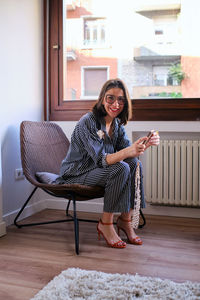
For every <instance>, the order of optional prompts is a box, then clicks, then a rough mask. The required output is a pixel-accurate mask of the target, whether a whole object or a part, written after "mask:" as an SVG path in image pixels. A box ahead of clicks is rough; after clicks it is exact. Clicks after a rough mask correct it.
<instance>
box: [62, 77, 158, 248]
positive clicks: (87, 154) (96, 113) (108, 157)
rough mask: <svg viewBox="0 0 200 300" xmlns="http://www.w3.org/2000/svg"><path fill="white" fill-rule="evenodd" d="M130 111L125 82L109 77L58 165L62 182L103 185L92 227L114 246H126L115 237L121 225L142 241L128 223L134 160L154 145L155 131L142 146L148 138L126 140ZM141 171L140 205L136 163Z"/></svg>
mask: <svg viewBox="0 0 200 300" xmlns="http://www.w3.org/2000/svg"><path fill="white" fill-rule="evenodd" d="M131 112H132V108H131V100H130V97H129V94H128V90H127V88H126V87H125V84H124V83H123V82H122V81H121V80H120V79H111V80H108V81H107V82H106V83H105V84H104V85H103V87H102V90H101V92H100V95H99V99H98V101H97V103H96V104H95V106H94V107H93V109H92V112H89V113H87V114H86V115H84V116H83V117H82V118H81V119H80V121H79V122H78V123H77V125H76V127H75V129H74V131H73V134H72V137H71V144H70V148H69V151H68V153H67V156H66V158H65V159H64V160H63V162H62V166H61V176H62V178H63V179H64V181H65V183H79V184H84V185H99V186H103V187H104V188H105V195H104V208H103V214H102V217H101V219H100V221H99V223H98V225H97V232H98V236H99V238H100V236H101V235H102V236H103V237H104V239H105V240H106V242H107V244H108V245H109V246H111V247H114V248H125V247H126V243H125V242H124V241H122V240H121V238H120V236H119V233H120V230H122V231H124V232H125V234H126V236H127V239H128V241H129V243H131V244H135V245H141V244H142V240H141V239H140V238H139V237H138V236H137V235H136V233H135V231H134V229H133V227H132V226H131V215H132V210H133V208H134V198H135V182H134V181H135V171H136V166H137V163H138V162H139V161H138V159H137V157H138V156H140V155H142V154H143V153H144V151H145V149H146V148H148V147H149V146H150V145H158V144H159V136H158V134H157V133H155V134H154V135H153V137H152V138H151V139H150V140H149V141H148V143H147V144H146V145H145V144H144V142H145V141H146V140H147V137H143V138H140V139H138V140H137V141H136V142H134V143H133V144H131V143H130V141H129V139H128V138H127V135H126V133H125V130H124V126H123V125H126V123H127V121H128V119H130V117H131ZM139 163H140V162H139ZM140 175H141V183H140V190H141V200H142V201H141V202H142V204H141V206H142V207H144V193H143V182H142V169H141V163H140ZM114 213H121V214H120V216H119V217H118V219H117V229H118V233H117V232H116V231H115V228H114V226H113V217H114Z"/></svg>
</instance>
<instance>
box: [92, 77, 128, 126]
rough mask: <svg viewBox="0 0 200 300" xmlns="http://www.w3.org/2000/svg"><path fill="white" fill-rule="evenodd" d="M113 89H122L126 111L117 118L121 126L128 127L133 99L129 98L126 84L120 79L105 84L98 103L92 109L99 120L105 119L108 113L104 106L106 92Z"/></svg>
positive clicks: (110, 80)
mask: <svg viewBox="0 0 200 300" xmlns="http://www.w3.org/2000/svg"><path fill="white" fill-rule="evenodd" d="M112 88H119V89H122V91H123V93H124V97H125V104H124V109H123V111H122V112H121V113H120V114H119V115H118V116H117V118H118V119H119V120H120V124H123V125H126V124H127V122H128V120H129V119H130V118H131V117H132V104H131V99H130V96H129V92H128V89H127V87H126V85H125V84H124V82H123V81H122V80H121V79H119V78H115V79H109V80H108V81H106V82H105V83H104V85H103V87H102V89H101V92H100V94H99V98H98V100H97V103H96V104H95V105H94V107H93V108H92V111H93V113H94V114H95V115H96V116H97V118H103V117H105V116H106V115H107V112H106V110H105V108H104V105H103V99H104V97H105V94H106V92H107V91H108V90H110V89H112Z"/></svg>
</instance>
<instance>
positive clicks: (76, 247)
mask: <svg viewBox="0 0 200 300" xmlns="http://www.w3.org/2000/svg"><path fill="white" fill-rule="evenodd" d="M73 210H74V234H75V250H76V254H77V255H78V254H79V221H78V219H77V216H76V200H75V196H74V195H73Z"/></svg>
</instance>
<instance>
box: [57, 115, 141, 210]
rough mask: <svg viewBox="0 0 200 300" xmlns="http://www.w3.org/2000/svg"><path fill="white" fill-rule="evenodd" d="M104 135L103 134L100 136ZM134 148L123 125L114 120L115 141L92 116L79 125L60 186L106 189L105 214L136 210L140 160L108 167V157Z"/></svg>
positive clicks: (113, 135)
mask: <svg viewBox="0 0 200 300" xmlns="http://www.w3.org/2000/svg"><path fill="white" fill-rule="evenodd" d="M100 133H101V134H100ZM129 145H130V141H129V140H128V138H127V135H126V133H125V130H124V126H123V125H119V120H118V119H117V118H116V119H114V124H113V134H112V137H111V138H110V136H109V135H108V134H107V132H106V124H105V120H104V119H102V120H97V118H96V116H95V115H94V114H93V113H92V112H89V113H87V114H86V115H84V116H83V117H82V118H81V119H80V120H79V122H78V123H77V125H76V127H75V129H74V131H73V133H72V137H71V144H70V148H69V151H68V153H67V156H66V157H65V159H64V160H63V161H62V165H61V170H60V177H59V178H58V179H57V181H56V183H60V184H62V183H68V184H71V183H78V184H84V185H99V186H103V187H104V188H105V194H104V208H103V211H104V212H109V213H114V212H121V213H122V212H129V210H130V208H134V199H135V170H136V166H137V162H138V159H137V158H128V159H126V160H124V161H120V162H117V163H115V164H112V165H108V164H107V162H106V155H107V154H108V153H114V152H117V151H119V150H121V149H123V148H126V147H128V146H129ZM139 163H140V177H141V179H140V191H141V207H144V206H145V202H144V191H143V180H142V177H143V176H142V166H141V162H139Z"/></svg>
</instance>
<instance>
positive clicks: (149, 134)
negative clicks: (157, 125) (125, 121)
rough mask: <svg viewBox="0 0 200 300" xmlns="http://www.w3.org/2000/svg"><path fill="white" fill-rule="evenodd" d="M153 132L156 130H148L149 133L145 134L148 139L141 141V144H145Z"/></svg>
mask: <svg viewBox="0 0 200 300" xmlns="http://www.w3.org/2000/svg"><path fill="white" fill-rule="evenodd" d="M154 132H156V130H151V131H149V133H148V134H147V138H148V139H147V140H145V141H143V142H142V144H144V145H146V144H147V143H148V141H149V140H150V138H151V137H152V135H153V134H154Z"/></svg>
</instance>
